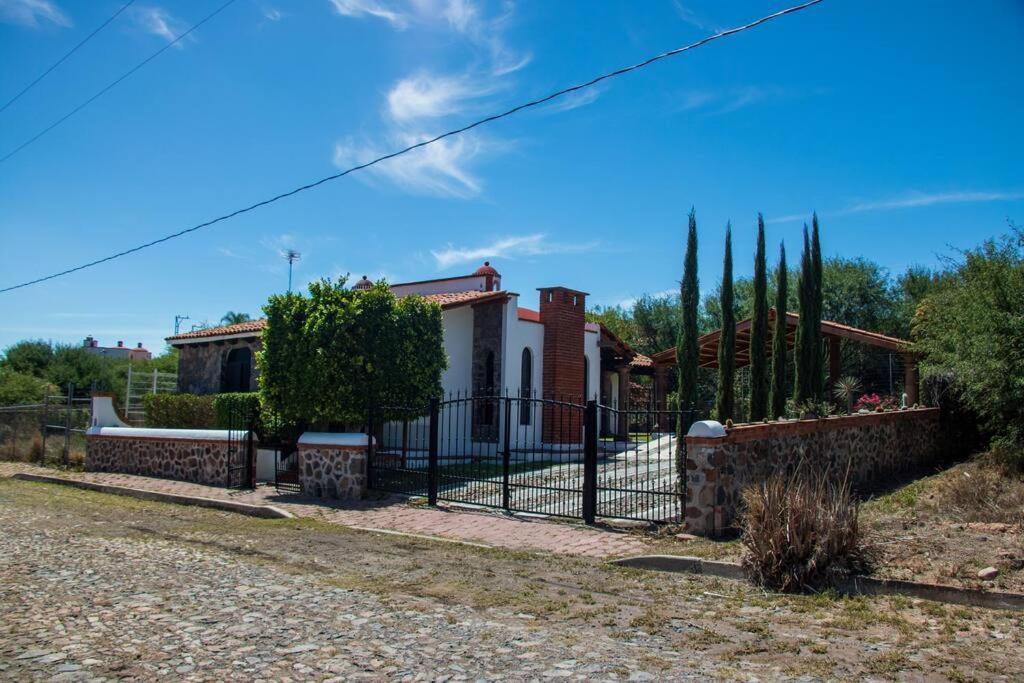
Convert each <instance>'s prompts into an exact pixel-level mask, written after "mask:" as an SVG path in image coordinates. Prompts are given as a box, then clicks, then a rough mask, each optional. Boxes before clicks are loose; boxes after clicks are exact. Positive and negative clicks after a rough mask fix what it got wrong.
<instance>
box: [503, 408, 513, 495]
mask: <svg viewBox="0 0 1024 683" xmlns="http://www.w3.org/2000/svg"><path fill="white" fill-rule="evenodd" d="M504 436H505V447H504V449H502V452H501V507H503V508H504V509H505V510H508V509H509V507H510V506H511V504H512V500H511V498H512V497H511V495H510V494H509V487H508V479H509V470H510V469H512V467H511V465H512V450H511V449H512V446H511V443H510V442H511V440H512V401H511V399H509V397H508V395H507V393H506V396H505V434H504Z"/></svg>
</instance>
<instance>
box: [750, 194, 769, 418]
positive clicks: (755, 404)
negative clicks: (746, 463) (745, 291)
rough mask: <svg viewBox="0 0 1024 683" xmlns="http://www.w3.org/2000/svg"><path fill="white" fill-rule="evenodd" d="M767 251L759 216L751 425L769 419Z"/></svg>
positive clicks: (755, 271) (752, 328)
mask: <svg viewBox="0 0 1024 683" xmlns="http://www.w3.org/2000/svg"><path fill="white" fill-rule="evenodd" d="M764 250H765V247H764V217H763V216H762V215H761V214H760V213H759V214H757V250H756V251H755V253H754V309H753V317H752V319H751V321H750V420H751V422H754V421H759V420H763V419H764V418H765V417H767V416H768V268H767V265H766V263H765V253H764Z"/></svg>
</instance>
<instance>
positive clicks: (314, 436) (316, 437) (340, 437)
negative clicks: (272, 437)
mask: <svg viewBox="0 0 1024 683" xmlns="http://www.w3.org/2000/svg"><path fill="white" fill-rule="evenodd" d="M371 438H372V437H369V436H367V435H366V434H359V433H356V432H353V433H341V432H304V433H303V434H302V436H300V437H299V444H298V445H299V447H302V446H334V447H337V448H366V447H367V445H368V444H369V443H370V439H371Z"/></svg>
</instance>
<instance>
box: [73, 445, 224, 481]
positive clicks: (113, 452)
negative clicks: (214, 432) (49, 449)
mask: <svg viewBox="0 0 1024 683" xmlns="http://www.w3.org/2000/svg"><path fill="white" fill-rule="evenodd" d="M227 462H228V442H227V441H226V440H218V441H212V440H211V441H203V440H195V439H172V438H163V437H161V438H145V437H122V436H93V435H89V436H87V437H86V446H85V469H86V471H89V472H121V473H123V474H140V475H143V476H146V477H163V478H165V479H177V480H178V481H190V482H193V483H196V484H207V485H211V486H224V485H225V483H226V481H227V468H228V465H227Z"/></svg>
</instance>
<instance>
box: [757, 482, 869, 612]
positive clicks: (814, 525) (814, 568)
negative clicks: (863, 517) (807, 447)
mask: <svg viewBox="0 0 1024 683" xmlns="http://www.w3.org/2000/svg"><path fill="white" fill-rule="evenodd" d="M743 500H744V504H745V505H744V508H745V509H744V513H743V516H742V518H741V523H740V524H741V529H742V532H743V535H742V543H743V547H744V556H743V565H744V566H745V567H746V569H747V571H748V572H749V573H750V576H751V578H752V579H753V581H754V582H755V583H757V584H759V585H762V586H765V587H767V588H771V589H773V590H779V591H783V592H793V591H801V590H816V589H819V588H821V587H823V586H826V585H827V584H828V583H829V578H830V576H831V575H832V574H833V573H835V572H852V571H864V570H866V569H867V567H868V566H869V565H870V564H871V562H870V560H871V556H872V552H871V549H870V548H869V547H868V545H867V543H866V542H865V540H864V537H863V535H862V533H861V528H860V522H859V505H858V502H857V500H856V498H854V496H853V494H852V493H851V491H850V486H849V483H848V480H847V479H846V477H841V478H839V477H834V476H832V473H831V472H828V471H825V472H811V471H808V470H807V469H806V468H798V469H797V471H796V472H794V473H793V474H792V475H783V474H778V473H777V474H773V475H772V476H770V477H769V478H768V479H767V480H766V481H764V482H763V483H761V484H759V485H756V486H751V487H748V488H747V489H746V490H745V491H744V492H743Z"/></svg>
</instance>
